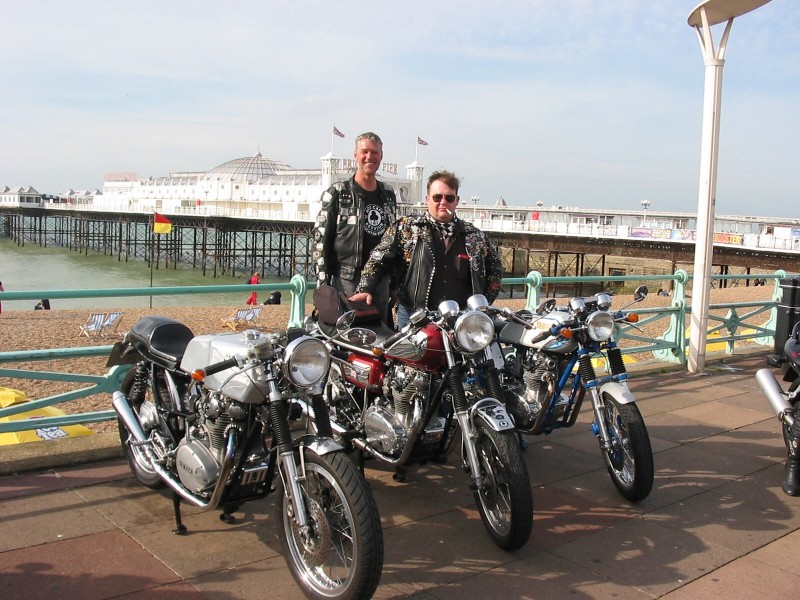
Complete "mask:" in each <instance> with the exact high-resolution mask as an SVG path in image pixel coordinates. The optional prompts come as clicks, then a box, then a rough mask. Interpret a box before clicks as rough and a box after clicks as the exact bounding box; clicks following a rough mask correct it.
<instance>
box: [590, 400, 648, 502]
mask: <svg viewBox="0 0 800 600" xmlns="http://www.w3.org/2000/svg"><path fill="white" fill-rule="evenodd" d="M603 407H604V408H603V427H605V428H606V431H608V435H609V436H610V438H611V448H610V449H609V450H608V451H606V452H603V458H604V459H605V462H606V468H607V469H608V473H609V475H611V481H613V482H614V485H615V486H616V487H617V489H618V490H619V493H620V494H622V496H623V497H624V498H625V499H626V500H629V501H631V502H638V501H639V500H642V499H644V498H646V497H647V496H648V495H649V494H650V490H652V489H653V475H654V468H653V450H652V448H651V447H650V436H649V435H648V434H647V428H646V427H645V425H644V419H642V415H641V413H640V412H639V409H638V407H637V406H636V405H635V404H620V403H619V402H617V401H616V400H615V399H614V398H613V397H612V396H611V395H610V394H607V393H604V394H603Z"/></svg>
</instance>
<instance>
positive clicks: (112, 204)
mask: <svg viewBox="0 0 800 600" xmlns="http://www.w3.org/2000/svg"><path fill="white" fill-rule="evenodd" d="M320 160H321V161H322V168H320V169H295V168H293V167H291V166H289V165H287V164H285V163H283V162H281V161H278V160H272V159H269V158H264V157H263V156H261V153H260V152H257V153H256V155H255V156H251V157H244V158H237V159H234V160H230V161H228V162H226V163H223V164H221V165H219V166H218V167H215V168H213V169H211V170H210V171H207V172H185V173H170V175H169V176H164V177H150V178H147V179H142V178H140V177H139V176H138V175H137V174H135V173H108V174H106V176H105V178H104V179H105V180H104V182H103V188H102V194H100V195H96V196H95V197H94V205H93V206H94V208H95V209H97V210H109V211H135V212H152V211H154V210H155V211H158V212H163V213H165V214H201V215H227V216H237V217H241V216H244V217H248V216H251V217H254V218H255V217H258V218H266V219H278V220H281V219H285V220H290V221H297V220H299V221H309V220H314V219H315V218H316V216H317V213H318V212H319V199H320V196H321V194H322V192H323V191H324V190H325V189H327V188H328V187H330V185H331V184H333V183H335V182H337V181H342V180H345V179H349V178H350V177H351V176H352V175H353V173H355V169H356V164H355V161H354V160H353V159H342V158H339V157H337V156H335V155H333V154H331V153H329V154H326V155H325V156H323V157H322V158H321V159H320ZM423 171H424V167H422V166H420V165H419V164H418V163H417V162H416V161H415V162H414V163H412V164H410V165H408V166H407V167H406V177H405V178H401V177H398V173H397V165H396V164H392V163H383V164H381V169H380V170H379V172H378V179H380V180H382V181H384V182H385V183H388V184H390V185H391V186H392V187H393V188H394V190H395V192H396V193H397V197H398V201H400V202H406V203H416V202H418V201H419V200H421V199H422V198H423V197H424V193H425V183H424V182H423V181H422V177H423Z"/></svg>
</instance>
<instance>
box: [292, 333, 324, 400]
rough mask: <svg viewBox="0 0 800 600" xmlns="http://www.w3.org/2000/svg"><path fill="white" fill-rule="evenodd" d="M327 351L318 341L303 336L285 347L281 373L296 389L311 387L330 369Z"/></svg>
mask: <svg viewBox="0 0 800 600" xmlns="http://www.w3.org/2000/svg"><path fill="white" fill-rule="evenodd" d="M330 364H331V358H330V355H329V354H328V349H327V348H326V347H325V344H323V343H322V342H321V341H319V340H318V339H315V338H312V337H308V336H303V337H299V338H297V339H296V340H293V341H292V342H289V344H288V345H287V346H286V351H285V352H284V354H283V373H284V375H286V377H288V378H289V381H291V382H292V383H293V384H295V385H296V386H298V387H303V388H306V387H313V386H314V385H316V384H317V383H319V382H320V380H321V379H322V378H323V377H324V376H325V374H326V373H327V372H328V369H330Z"/></svg>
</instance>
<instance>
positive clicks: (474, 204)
mask: <svg viewBox="0 0 800 600" xmlns="http://www.w3.org/2000/svg"><path fill="white" fill-rule="evenodd" d="M470 200H472V220H473V221H474V220H475V219H476V217H477V211H478V202H480V201H481V199H480V196H472V197H471V198H470Z"/></svg>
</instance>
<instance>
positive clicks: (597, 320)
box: [586, 311, 614, 342]
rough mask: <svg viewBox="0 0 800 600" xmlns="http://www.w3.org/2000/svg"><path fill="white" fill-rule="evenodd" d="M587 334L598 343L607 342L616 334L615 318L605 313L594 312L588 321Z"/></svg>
mask: <svg viewBox="0 0 800 600" xmlns="http://www.w3.org/2000/svg"><path fill="white" fill-rule="evenodd" d="M586 333H588V334H589V337H590V338H592V339H593V340H594V341H596V342H602V341H604V340H607V339H608V338H610V337H611V336H612V335H613V334H614V317H612V316H611V313H607V312H603V311H598V312H593V313H592V314H590V315H589V318H588V319H586Z"/></svg>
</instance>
